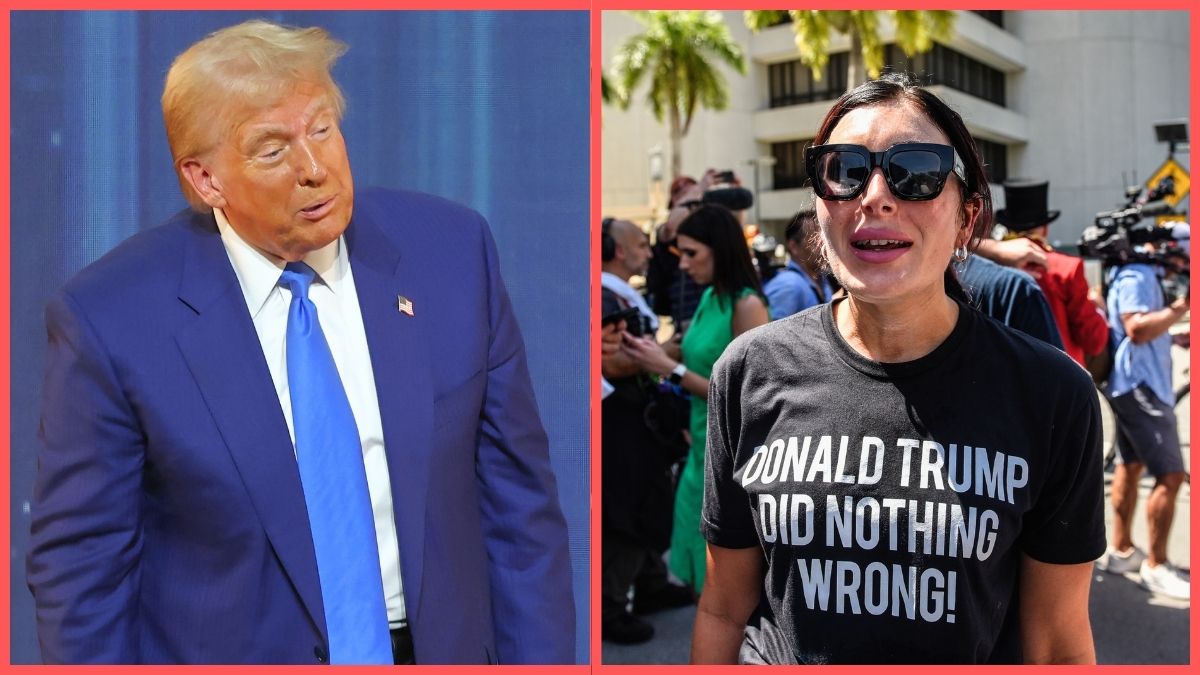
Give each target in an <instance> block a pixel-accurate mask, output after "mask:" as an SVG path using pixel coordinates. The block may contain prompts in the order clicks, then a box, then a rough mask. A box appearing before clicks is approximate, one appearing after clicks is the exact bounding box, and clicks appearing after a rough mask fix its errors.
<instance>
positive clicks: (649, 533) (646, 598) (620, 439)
mask: <svg viewBox="0 0 1200 675" xmlns="http://www.w3.org/2000/svg"><path fill="white" fill-rule="evenodd" d="M650 259H651V251H650V243H649V241H648V240H647V238H646V235H645V233H643V232H642V231H641V229H639V228H638V226H637V225H634V224H633V223H631V222H629V221H626V220H616V219H612V218H605V219H604V222H603V226H602V229H601V260H602V263H603V264H602V269H603V272H602V274H601V287H602V288H601V316H602V317H604V319H603V321H602V324H603V329H602V340H603V339H605V338H604V337H603V336H604V335H605V333H608V334H612V333H614V332H616V333H617V334H618V335H619V330H620V328H621V327H622V325H624V326H625V330H627V331H629V332H630V333H633V334H635V335H642V334H650V335H653V331H655V330H656V329H657V328H658V317H657V316H655V314H654V312H652V311H651V310H650V307H649V305H647V304H646V301H645V300H643V299H642V296H641V294H639V293H638V292H637V291H636V290H634V289H633V288H632V287H631V286H630V285H629V279H630V277H632V276H633V275H635V274H639V275H640V274H645V273H646V267H647V265H648V264H649V262H650ZM605 347H606V348H604V349H602V352H601V354H602V355H601V360H600V364H601V371H602V374H603V376H604V379H605V381H607V382H608V383H609V387H608V388H606V391H608V392H609V393H608V394H607V395H606V396H605V397H604V399H603V402H602V403H601V453H602V457H603V459H602V466H601V476H602V485H603V508H602V520H603V523H602V528H603V540H602V541H603V542H604V544H603V547H602V556H601V575H602V581H601V595H602V601H601V603H602V604H601V635H602V637H603V638H604V639H605V640H609V641H611V642H617V643H622V644H634V643H639V642H645V641H646V640H649V639H650V638H651V637H652V636H653V635H654V627H653V626H651V625H650V624H649V623H647V622H645V621H643V620H642V619H639V618H638V617H636V616H634V615H633V614H631V613H630V612H629V611H628V610H627V609H626V605H627V597H628V593H629V589H630V587H631V586H632V587H633V588H634V612H636V613H639V614H646V613H650V612H653V611H656V610H658V609H666V608H669V607H682V606H684V605H687V604H691V602H692V593H691V591H690V590H689V589H687V588H684V587H682V586H676V585H673V584H670V583H669V582H668V581H667V573H666V565H665V564H664V563H663V560H662V554H663V552H664V551H665V550H666V548H667V545H668V542H669V539H670V533H671V522H672V504H673V501H674V500H673V490H672V481H671V465H672V464H673V463H674V461H675V460H676V458H677V457H678V456H681V455H682V453H683V451H684V449H685V447H686V446H685V445H684V443H683V437H682V431H681V429H682V424H683V421H682V420H683V419H685V418H683V417H682V413H681V414H680V422H679V423H678V425H677V427H676V428H675V429H674V433H673V436H672V430H671V429H669V428H665V429H664V428H662V426H663V423H662V422H663V420H664V419H665V418H666V417H667V415H668V413H669V410H668V409H669V407H670V400H671V399H672V398H678V397H675V396H674V395H673V394H672V393H670V392H665V397H664V396H662V395H660V393H659V390H658V381H657V378H656V377H654V376H653V375H651V374H649V373H646V372H644V371H642V369H641V368H640V367H639V366H638V365H637V364H636V363H634V362H633V360H632V359H630V358H629V357H628V356H627V355H626V354H624V353H623V352H621V351H619V350H612V349H609V348H607V343H605ZM668 348H669V346H668ZM675 349H676V350H678V346H677V345H676V346H675ZM676 356H678V353H677V354H676ZM679 401H680V402H682V399H679ZM681 409H682V408H681ZM665 426H668V427H669V426H670V425H669V423H666V425H665Z"/></svg>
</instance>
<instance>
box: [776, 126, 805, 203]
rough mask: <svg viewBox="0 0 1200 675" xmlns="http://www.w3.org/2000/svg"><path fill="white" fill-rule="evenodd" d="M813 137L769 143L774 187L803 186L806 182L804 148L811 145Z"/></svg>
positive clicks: (777, 188) (782, 188)
mask: <svg viewBox="0 0 1200 675" xmlns="http://www.w3.org/2000/svg"><path fill="white" fill-rule="evenodd" d="M812 142H813V139H811V138H807V139H803V140H799V141H787V142H784V143H772V144H771V156H772V157H774V158H775V166H774V167H772V169H773V176H774V179H775V180H774V183H773V185H774V189H776V190H788V189H791V188H799V187H804V186H805V184H807V183H808V172H807V171H805V170H804V148H807V147H808V146H810V145H812Z"/></svg>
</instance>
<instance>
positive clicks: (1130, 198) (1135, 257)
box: [1079, 176, 1189, 274]
mask: <svg viewBox="0 0 1200 675" xmlns="http://www.w3.org/2000/svg"><path fill="white" fill-rule="evenodd" d="M1141 193H1142V189H1141V187H1138V186H1136V185H1135V186H1132V187H1129V188H1126V190H1125V200H1126V201H1125V205H1124V206H1123V207H1121V208H1119V209H1116V210H1114V211H1103V212H1101V213H1097V214H1096V219H1095V221H1094V223H1093V224H1092V225H1091V226H1089V227H1088V228H1087V229H1085V230H1084V231H1083V235H1082V236H1081V237H1080V239H1079V253H1080V255H1082V256H1083V257H1085V258H1098V259H1100V260H1101V261H1102V262H1103V263H1104V265H1105V266H1106V267H1107V266H1110V265H1125V264H1129V263H1134V262H1145V263H1150V264H1156V265H1164V266H1167V267H1168V268H1169V269H1172V270H1173V271H1176V272H1181V273H1184V274H1186V273H1187V265H1188V263H1186V262H1185V263H1183V268H1182V269H1180V263H1179V258H1180V256H1182V257H1183V259H1184V260H1185V261H1187V260H1188V259H1189V257H1188V252H1187V251H1188V249H1187V248H1186V247H1185V246H1184V245H1181V244H1180V241H1181V240H1183V239H1186V238H1187V237H1185V236H1180V234H1179V233H1178V232H1177V230H1176V228H1171V227H1159V226H1157V225H1155V224H1153V223H1143V222H1142V221H1143V220H1144V219H1146V218H1153V217H1155V216H1164V215H1170V214H1174V213H1175V211H1174V210H1173V209H1172V208H1171V205H1170V204H1168V203H1167V202H1166V201H1165V198H1166V197H1169V196H1171V195H1173V194H1175V179H1174V178H1173V177H1171V176H1167V177H1165V178H1163V179H1162V180H1161V181H1159V182H1158V184H1157V185H1155V186H1154V188H1153V189H1152V190H1150V191H1149V192H1147V194H1146V196H1145V197H1141ZM1147 243H1155V244H1164V245H1163V246H1159V247H1156V248H1157V249H1158V250H1156V251H1155V252H1153V253H1150V252H1148V251H1145V250H1143V249H1139V248H1137V247H1138V246H1140V245H1141V244H1147Z"/></svg>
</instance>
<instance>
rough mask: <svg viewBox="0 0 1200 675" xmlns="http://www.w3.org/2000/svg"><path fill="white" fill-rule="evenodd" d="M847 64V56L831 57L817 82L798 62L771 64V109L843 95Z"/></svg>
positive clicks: (843, 53) (769, 86)
mask: <svg viewBox="0 0 1200 675" xmlns="http://www.w3.org/2000/svg"><path fill="white" fill-rule="evenodd" d="M849 65H850V55H849V53H847V52H840V53H837V54H830V55H829V62H828V63H826V64H825V68H824V70H823V71H822V73H821V74H822V76H821V79H820V80H817V79H814V78H813V76H812V70H810V69H809V67H808V66H806V65H804V64H803V63H801V62H800V60H799V59H796V60H793V61H784V62H783V63H772V64H770V65H769V66H767V83H768V88H769V90H770V104H769V105H770V107H772V108H780V107H783V106H788V105H798V104H801V103H813V102H816V101H832V100H833V99H835V98H837V97H839V96H841V95H842V94H843V93H845V92H846V69H847V68H848V67H849Z"/></svg>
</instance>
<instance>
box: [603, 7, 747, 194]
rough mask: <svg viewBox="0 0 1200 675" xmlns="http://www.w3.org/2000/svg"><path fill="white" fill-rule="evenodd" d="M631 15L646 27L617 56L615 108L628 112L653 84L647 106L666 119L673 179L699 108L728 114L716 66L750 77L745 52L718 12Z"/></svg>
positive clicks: (726, 90)
mask: <svg viewBox="0 0 1200 675" xmlns="http://www.w3.org/2000/svg"><path fill="white" fill-rule="evenodd" d="M629 14H630V15H631V16H632V17H633V18H634V19H636V20H637V21H638V22H639V23H641V24H642V25H643V26H645V28H646V30H645V32H643V33H641V34H639V35H635V36H633V37H632V38H630V39H629V40H628V41H627V42H626V43H625V44H624V45H623V46H622V47H621V48H620V49H619V50H618V51H617V53H616V55H615V56H613V63H612V68H611V76H612V80H613V83H612V87H613V90H614V92H613V93H614V94H615V96H614V99H615V101H616V104H617V105H618V106H619V107H620V108H621V109H622V110H627V109H628V108H629V105H630V103H631V102H632V100H633V90H634V89H636V88H637V87H638V85H639V84H640V83H641V82H642V80H643V79H648V80H649V91H648V92H647V94H646V101H647V103H649V105H650V110H651V111H653V112H654V117H655V119H657V120H658V121H659V122H663V121H664V118H665V121H666V123H667V131H668V133H669V134H670V142H671V178H672V180H674V178H676V177H677V176H679V174H680V171H681V166H682V164H683V160H682V149H681V147H680V146H681V145H682V140H683V137H684V136H686V135H687V133H688V129H689V128H690V127H691V125H692V118H693V116H694V115H695V113H696V108H697V107H700V106H703V107H705V108H710V109H712V110H724V109H725V108H727V107H728V106H729V88H728V86H727V85H726V82H725V77H724V76H723V75H722V74H721V72H720V71H719V70H718V69H717V67H716V63H718V62H719V63H724V64H726V65H728V66H730V67H731V68H733V69H734V70H736V71H737V72H738V73H741V74H745V72H746V60H745V57H744V56H743V54H742V48H741V47H740V46H739V45H738V44H737V43H736V42H734V41H733V37H732V36H731V35H730V33H729V27H728V26H727V25H725V22H724V21H723V20H722V19H721V14H720V13H719V12H713V11H703V12H701V11H686V12H669V11H637V12H629Z"/></svg>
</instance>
